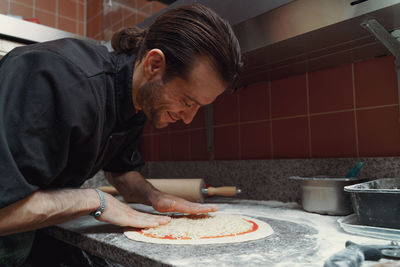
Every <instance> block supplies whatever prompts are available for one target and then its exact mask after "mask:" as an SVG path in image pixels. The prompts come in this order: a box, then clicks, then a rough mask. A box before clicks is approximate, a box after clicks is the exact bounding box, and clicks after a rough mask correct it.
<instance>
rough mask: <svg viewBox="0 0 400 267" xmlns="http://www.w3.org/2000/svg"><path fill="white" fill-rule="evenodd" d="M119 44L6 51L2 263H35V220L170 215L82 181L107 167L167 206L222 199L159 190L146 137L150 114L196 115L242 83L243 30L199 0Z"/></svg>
mask: <svg viewBox="0 0 400 267" xmlns="http://www.w3.org/2000/svg"><path fill="white" fill-rule="evenodd" d="M112 45H113V48H114V50H115V52H113V53H108V52H107V51H106V49H105V48H104V47H102V46H94V45H90V44H88V43H86V42H83V41H78V40H73V39H62V40H57V41H53V42H48V43H41V44H34V45H31V46H26V47H21V48H17V49H15V50H13V51H12V52H10V53H9V54H7V55H6V56H5V57H4V58H3V59H2V60H1V61H0V162H1V164H0V265H2V266H3V265H11V266H17V265H20V264H22V263H23V262H24V260H25V258H26V257H27V255H28V253H29V249H30V246H31V244H32V240H33V236H34V230H36V229H39V228H42V227H46V226H49V225H54V224H57V223H61V222H65V221H67V220H71V219H73V218H76V217H78V216H83V215H88V214H93V213H94V216H95V218H96V219H98V220H100V221H103V222H107V223H111V224H116V225H120V226H131V227H155V226H158V225H161V224H166V223H168V222H169V221H170V218H168V217H166V216H155V215H150V214H146V213H141V212H138V211H135V210H133V209H131V208H130V207H129V206H128V205H126V204H124V203H122V202H120V201H118V200H117V199H115V198H113V197H112V196H111V195H108V194H104V193H101V192H99V191H96V190H94V189H80V188H79V186H80V185H81V184H82V183H83V182H84V181H85V180H87V179H89V178H91V177H92V176H93V175H94V174H95V173H97V172H98V171H99V170H101V169H103V170H104V171H105V175H106V177H107V179H108V180H109V181H110V183H111V184H113V185H114V186H115V187H116V188H117V189H118V190H119V192H121V194H122V195H123V197H124V199H125V200H126V201H129V202H133V201H134V202H140V203H144V204H148V205H152V206H153V207H154V209H156V210H157V211H160V212H170V211H176V212H186V213H206V212H211V211H215V210H216V207H214V206H207V205H200V204H195V203H191V202H188V201H185V200H183V199H180V198H178V197H175V196H171V195H168V194H165V193H163V192H160V191H158V190H156V189H155V188H154V187H153V186H151V185H150V184H149V183H148V182H146V181H145V180H144V178H143V177H142V176H141V175H140V173H139V172H138V171H139V170H140V168H141V167H142V166H143V164H144V163H143V161H142V160H141V157H140V154H139V152H138V151H137V147H138V142H139V137H140V135H141V132H142V129H143V127H144V123H145V121H146V118H147V119H148V120H149V121H150V123H151V124H152V125H153V126H155V127H157V128H162V127H166V126H167V125H168V124H170V123H174V122H176V121H178V120H183V121H184V122H185V123H190V122H191V121H192V119H193V117H194V116H195V114H196V112H197V111H198V109H199V108H200V107H201V106H203V105H208V104H210V103H212V102H213V101H214V100H215V99H216V98H217V96H218V95H220V94H221V93H223V92H224V91H225V89H226V88H228V87H231V85H232V83H233V82H234V80H235V78H236V76H237V74H238V71H239V69H240V67H241V64H242V63H241V55H240V48H239V44H238V41H237V39H236V38H235V36H234V34H233V32H232V29H231V28H230V26H229V25H228V24H227V23H226V22H225V21H223V20H222V19H221V18H219V17H218V16H217V15H216V14H215V13H214V12H212V11H211V10H209V9H208V8H205V7H204V6H201V5H198V4H196V5H191V6H185V7H180V8H176V9H173V10H170V11H168V12H166V13H164V14H163V15H161V16H160V17H159V18H158V19H157V20H156V21H155V22H154V23H153V24H152V25H151V26H150V27H149V28H148V29H146V30H145V31H140V30H139V29H137V28H128V29H124V30H122V31H121V32H119V33H116V34H115V35H114V37H113V39H112ZM74 188H75V189H74Z"/></svg>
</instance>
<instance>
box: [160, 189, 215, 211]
mask: <svg viewBox="0 0 400 267" xmlns="http://www.w3.org/2000/svg"><path fill="white" fill-rule="evenodd" d="M152 205H153V208H154V209H155V210H157V211H159V212H182V213H190V214H197V213H208V212H213V211H217V210H218V207H217V206H211V205H203V204H197V203H193V202H189V201H187V200H185V199H183V198H180V197H176V196H172V195H168V194H165V193H162V192H159V193H158V194H157V196H156V197H154V198H153V200H152Z"/></svg>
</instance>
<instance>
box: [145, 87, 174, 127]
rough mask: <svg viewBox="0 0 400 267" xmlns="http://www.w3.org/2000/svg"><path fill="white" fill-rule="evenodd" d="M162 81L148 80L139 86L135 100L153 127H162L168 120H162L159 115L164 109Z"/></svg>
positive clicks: (166, 124)
mask: <svg viewBox="0 0 400 267" xmlns="http://www.w3.org/2000/svg"><path fill="white" fill-rule="evenodd" d="M164 86H165V84H164V82H163V81H162V79H157V80H154V81H149V82H147V83H145V84H144V85H142V86H141V87H139V89H138V97H137V102H138V104H139V105H140V106H141V107H142V109H143V112H144V114H145V115H146V117H147V119H148V120H149V122H150V123H151V124H152V125H153V126H154V127H155V128H158V129H159V128H164V127H167V126H168V122H163V121H162V119H161V117H162V113H163V111H164V110H165V109H166V105H165V104H163V102H164Z"/></svg>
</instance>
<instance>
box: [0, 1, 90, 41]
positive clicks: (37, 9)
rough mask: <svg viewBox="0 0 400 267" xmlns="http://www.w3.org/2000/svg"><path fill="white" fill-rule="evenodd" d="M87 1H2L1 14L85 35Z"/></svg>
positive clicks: (0, 2)
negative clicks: (37, 21) (36, 21)
mask: <svg viewBox="0 0 400 267" xmlns="http://www.w3.org/2000/svg"><path fill="white" fill-rule="evenodd" d="M85 3H86V0H0V13H1V14H10V15H16V16H22V18H23V19H32V18H35V19H37V20H39V22H40V24H42V25H46V26H49V27H52V28H56V29H60V30H64V31H68V32H72V33H75V34H80V35H85V24H86V21H85V15H84V14H85Z"/></svg>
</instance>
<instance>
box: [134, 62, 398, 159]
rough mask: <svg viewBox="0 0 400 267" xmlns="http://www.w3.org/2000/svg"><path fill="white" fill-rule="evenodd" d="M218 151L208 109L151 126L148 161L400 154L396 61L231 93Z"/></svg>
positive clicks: (219, 114)
mask: <svg viewBox="0 0 400 267" xmlns="http://www.w3.org/2000/svg"><path fill="white" fill-rule="evenodd" d="M213 111H214V114H213V124H214V144H215V148H214V152H213V153H209V152H207V146H206V131H205V122H204V110H203V109H200V111H199V113H198V114H197V115H196V117H195V119H194V121H193V122H192V123H191V124H190V125H184V124H183V123H181V122H179V123H176V124H173V125H170V126H169V127H168V128H166V129H160V130H157V129H154V128H152V127H151V126H147V127H146V128H145V131H144V136H143V140H142V146H141V148H142V153H143V155H144V158H145V159H146V160H148V161H182V160H183V161H189V160H190V161H191V160H210V159H215V160H243V159H244V160H248V159H282V158H332V157H377V156H378V157H385V156H398V155H399V154H400V123H399V121H398V120H399V105H398V96H397V79H396V73H395V68H394V58H393V57H392V56H385V57H381V58H375V59H369V60H365V61H362V62H357V63H354V64H348V65H343V66H339V67H335V68H331V69H326V70H321V71H316V72H309V73H305V74H302V75H297V76H292V77H288V78H285V79H282V80H276V81H265V82H261V83H256V84H251V85H249V86H246V87H244V88H239V89H238V91H236V92H233V93H232V92H227V93H225V94H223V95H221V96H220V97H218V98H217V100H216V101H215V102H214V104H213Z"/></svg>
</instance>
